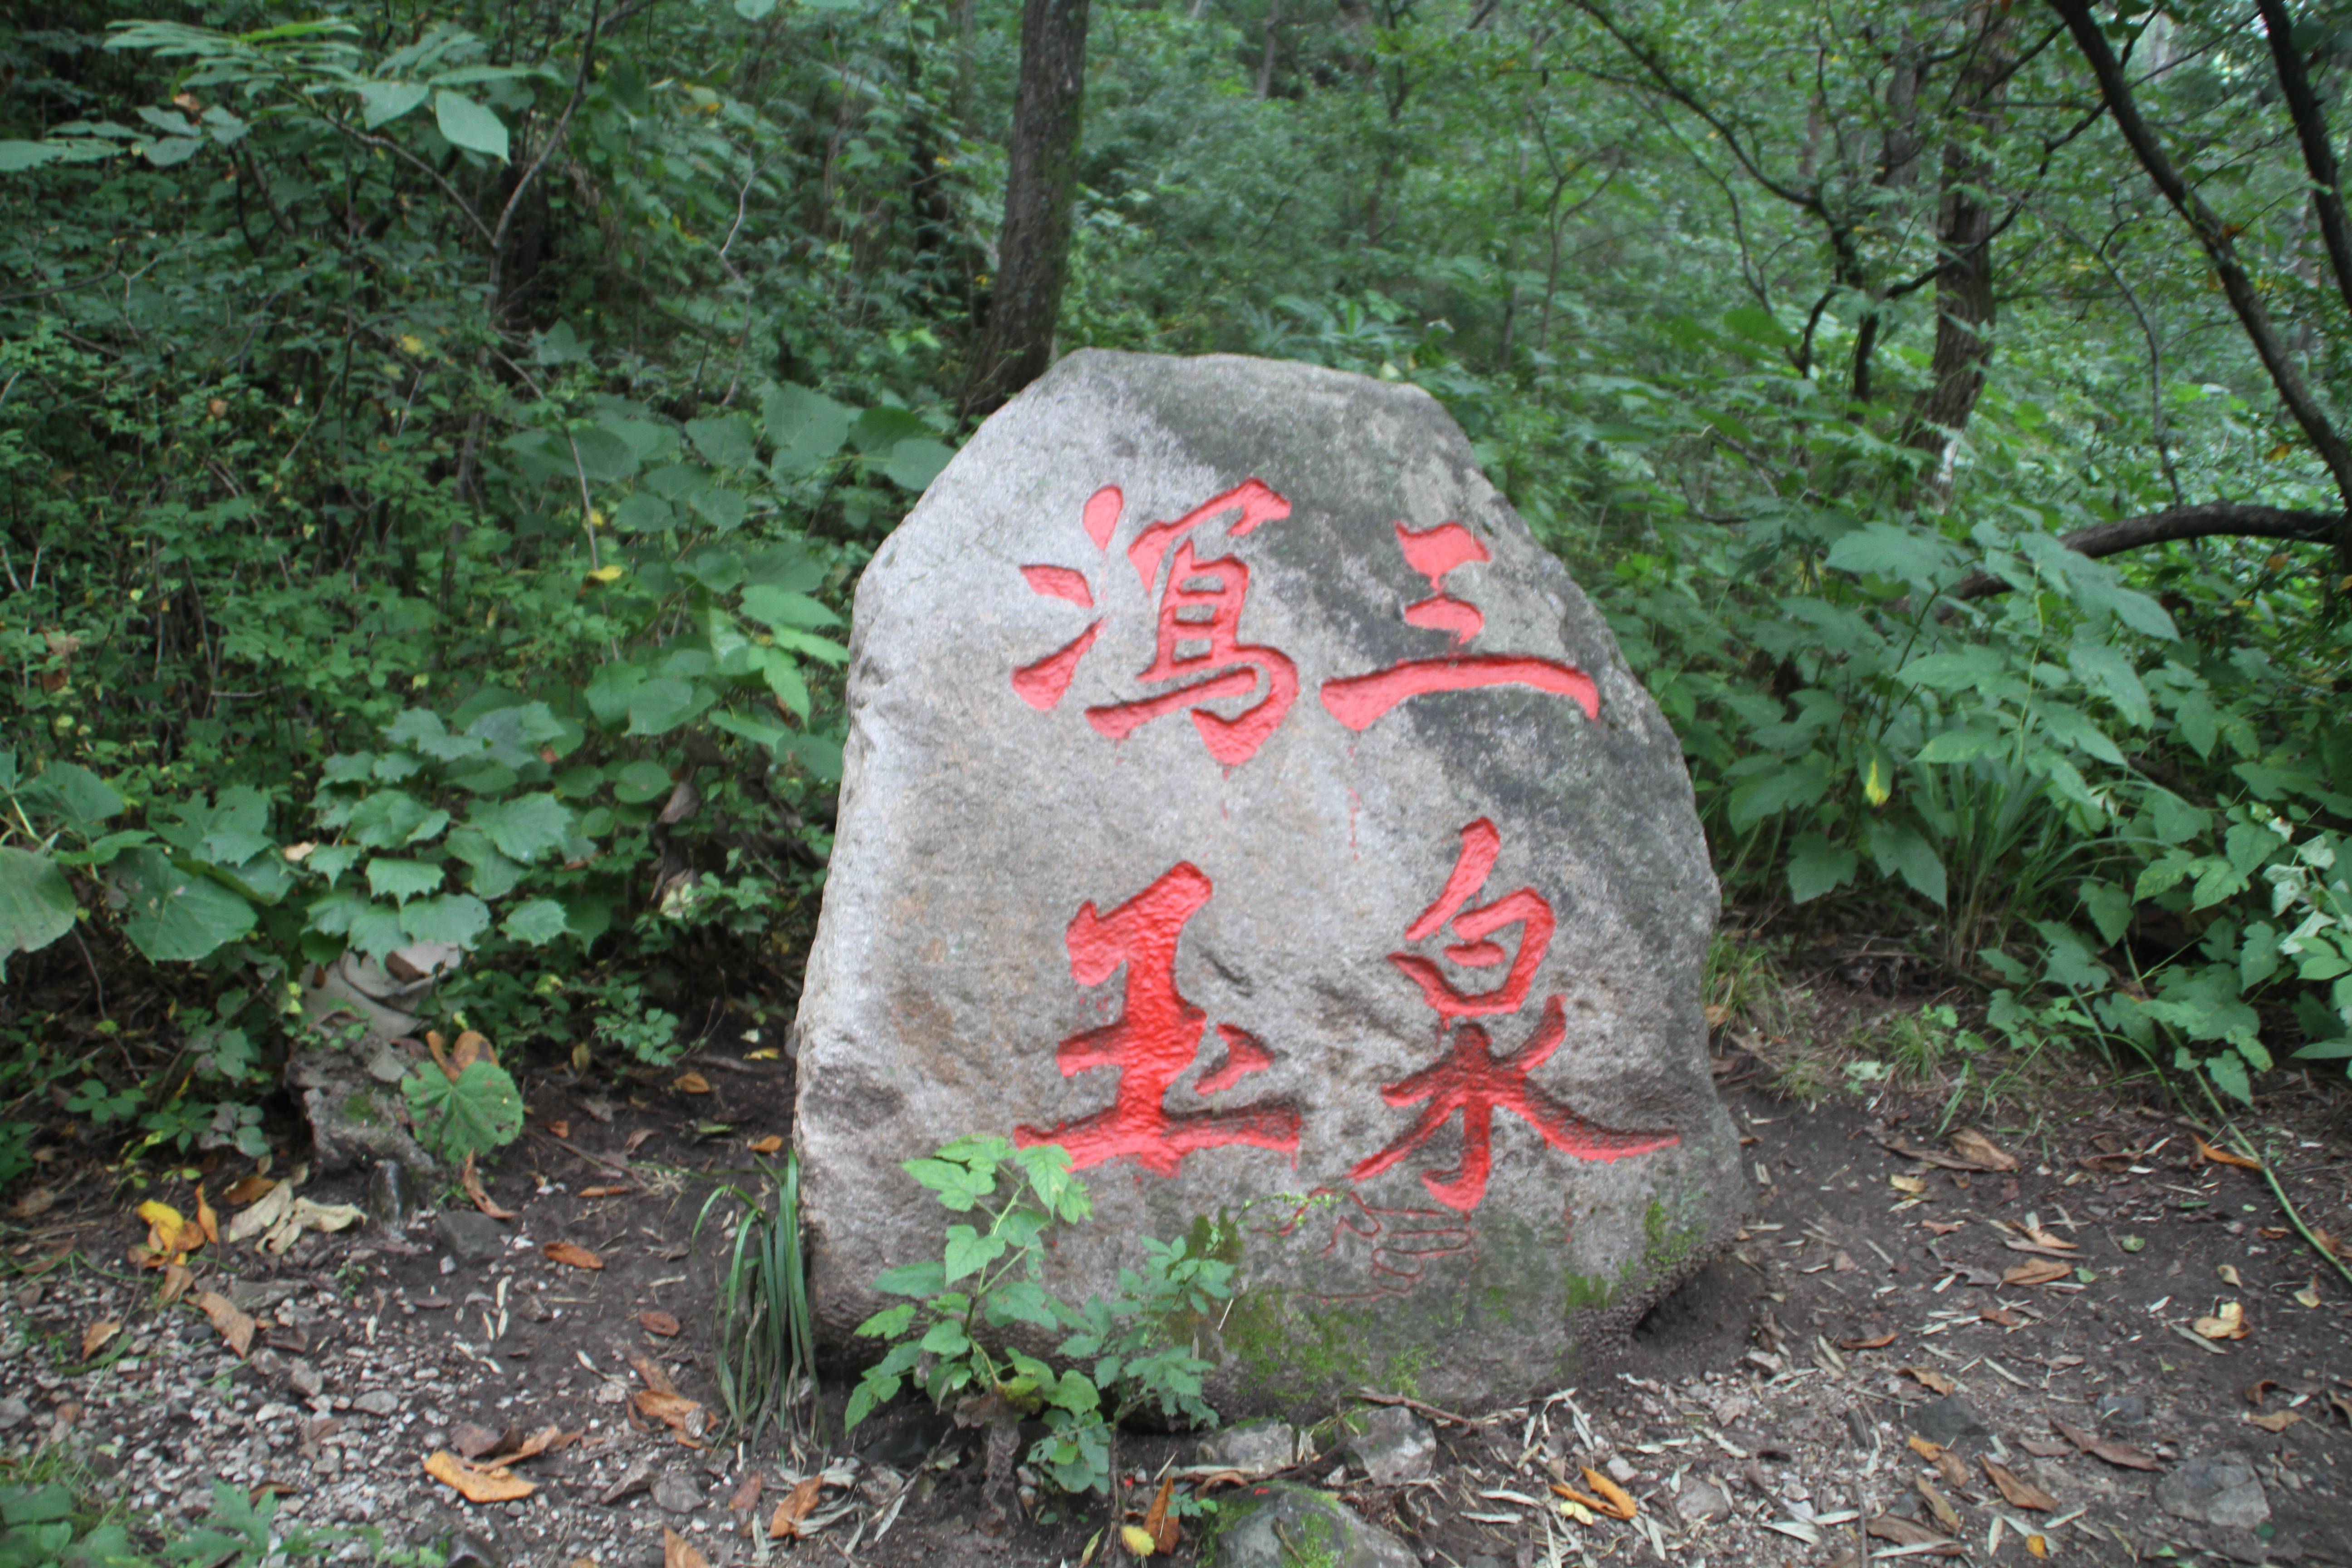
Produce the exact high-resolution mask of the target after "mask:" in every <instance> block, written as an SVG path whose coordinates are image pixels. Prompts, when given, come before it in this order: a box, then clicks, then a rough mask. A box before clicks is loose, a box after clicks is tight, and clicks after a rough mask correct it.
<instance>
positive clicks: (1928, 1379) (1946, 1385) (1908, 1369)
mask: <svg viewBox="0 0 2352 1568" xmlns="http://www.w3.org/2000/svg"><path fill="white" fill-rule="evenodd" d="M1895 1370H1896V1371H1897V1372H1900V1373H1902V1374H1903V1375H1904V1376H1906V1377H1907V1378H1910V1379H1912V1380H1913V1381H1915V1382H1916V1383H1918V1384H1922V1385H1923V1386H1924V1387H1926V1388H1927V1391H1928V1392H1929V1393H1930V1394H1949V1393H1951V1392H1952V1389H1953V1387H1954V1386H1955V1385H1954V1384H1953V1383H1952V1380H1951V1379H1950V1378H1948V1377H1946V1376H1945V1375H1944V1374H1943V1373H1940V1372H1937V1371H1935V1370H1934V1369H1932V1368H1929V1367H1924V1366H1905V1367H1897V1368H1896V1369H1895Z"/></svg>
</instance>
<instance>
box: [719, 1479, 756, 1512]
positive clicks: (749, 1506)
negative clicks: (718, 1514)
mask: <svg viewBox="0 0 2352 1568" xmlns="http://www.w3.org/2000/svg"><path fill="white" fill-rule="evenodd" d="M759 1506H760V1472H759V1471H757V1470H753V1471H752V1472H751V1474H749V1475H747V1476H745V1477H744V1478H743V1483H742V1485H740V1486H739V1487H737V1488H736V1489H735V1495H734V1496H733V1497H730V1498H729V1499H728V1500H727V1511H728V1512H729V1513H749V1512H751V1510H753V1509H755V1508H757V1507H759Z"/></svg>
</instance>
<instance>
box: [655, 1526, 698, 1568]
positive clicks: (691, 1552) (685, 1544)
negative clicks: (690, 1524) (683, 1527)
mask: <svg viewBox="0 0 2352 1568" xmlns="http://www.w3.org/2000/svg"><path fill="white" fill-rule="evenodd" d="M662 1568H710V1559H709V1558H708V1557H705V1556H704V1555H703V1554H702V1553H701V1552H700V1551H698V1550H697V1548H696V1547H695V1544H694V1542H691V1541H688V1539H687V1538H686V1537H685V1536H683V1535H680V1534H679V1533H678V1532H677V1531H675V1530H668V1529H665V1530H664V1531H662Z"/></svg>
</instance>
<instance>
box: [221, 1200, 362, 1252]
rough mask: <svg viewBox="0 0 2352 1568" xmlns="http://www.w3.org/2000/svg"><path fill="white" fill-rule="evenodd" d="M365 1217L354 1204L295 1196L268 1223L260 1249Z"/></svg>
mask: <svg viewBox="0 0 2352 1568" xmlns="http://www.w3.org/2000/svg"><path fill="white" fill-rule="evenodd" d="M255 1206H257V1207H258V1206H259V1205H255ZM238 1217H239V1218H243V1217H244V1216H243V1215H239V1216H238ZM365 1218H367V1215H366V1214H365V1213H364V1212H363V1211H362V1209H361V1208H360V1207H359V1206H358V1205H356V1204H319V1203H312V1202H311V1201H310V1199H309V1198H296V1199H295V1200H294V1202H293V1205H291V1206H290V1207H289V1208H288V1209H287V1211H286V1216H285V1217H284V1218H283V1219H281V1220H279V1221H278V1223H277V1224H276V1225H273V1226H270V1227H269V1234H268V1236H265V1237H262V1238H261V1246H262V1250H264V1251H265V1252H269V1253H273V1254H274V1253H281V1252H284V1251H285V1250H286V1249H287V1248H288V1247H291V1246H293V1245H294V1244H295V1243H296V1242H298V1241H299V1240H301V1239H302V1233H303V1232H304V1231H308V1230H316V1231H337V1230H349V1229H350V1228H351V1227H352V1226H355V1225H357V1224H359V1223H360V1221H362V1220H363V1219H365ZM230 1228H231V1229H232V1230H234V1229H235V1228H236V1226H234V1225H232V1226H230Z"/></svg>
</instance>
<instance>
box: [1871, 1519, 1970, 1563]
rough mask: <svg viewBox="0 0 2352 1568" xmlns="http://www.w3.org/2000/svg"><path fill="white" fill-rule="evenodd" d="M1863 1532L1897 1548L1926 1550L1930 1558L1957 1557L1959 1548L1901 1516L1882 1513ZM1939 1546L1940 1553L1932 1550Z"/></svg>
mask: <svg viewBox="0 0 2352 1568" xmlns="http://www.w3.org/2000/svg"><path fill="white" fill-rule="evenodd" d="M1863 1528H1864V1531H1867V1532H1868V1533H1869V1534H1870V1535H1871V1536H1872V1537H1873V1538H1874V1539H1876V1540H1879V1541H1891V1542H1894V1543H1895V1545H1897V1546H1916V1547H1922V1548H1926V1549H1927V1555H1928V1556H1931V1557H1942V1556H1958V1554H1959V1552H1960V1548H1959V1547H1958V1545H1956V1544H1954V1543H1953V1542H1950V1541H1949V1540H1948V1539H1947V1538H1946V1537H1944V1536H1943V1535H1941V1534H1938V1533H1937V1531H1932V1530H1930V1529H1928V1528H1927V1526H1926V1525H1924V1524H1921V1523H1920V1522H1919V1521H1917V1520H1913V1519H1905V1518H1904V1517H1903V1516H1902V1515H1901V1514H1895V1513H1882V1514H1880V1515H1878V1516H1877V1517H1876V1518H1875V1519H1873V1520H1872V1521H1870V1522H1869V1523H1868V1524H1866V1525H1864V1527H1863ZM1937 1546H1941V1547H1943V1548H1944V1550H1943V1551H1942V1552H1937V1551H1935V1550H1934V1548H1936V1547H1937Z"/></svg>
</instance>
